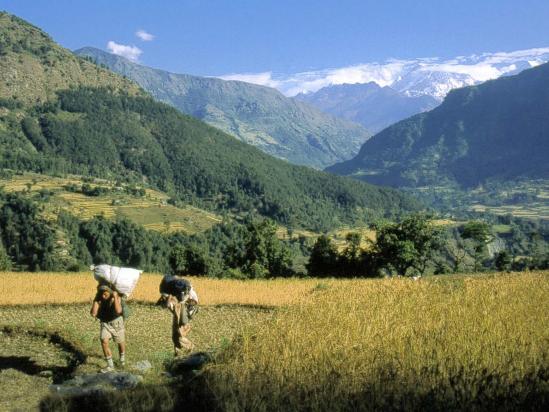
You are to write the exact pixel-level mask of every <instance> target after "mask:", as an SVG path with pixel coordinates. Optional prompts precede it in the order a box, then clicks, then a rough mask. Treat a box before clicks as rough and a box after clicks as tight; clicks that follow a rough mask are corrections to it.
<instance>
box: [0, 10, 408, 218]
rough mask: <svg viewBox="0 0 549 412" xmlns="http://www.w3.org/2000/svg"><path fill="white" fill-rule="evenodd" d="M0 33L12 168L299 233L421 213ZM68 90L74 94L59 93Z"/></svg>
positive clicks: (22, 33) (4, 139) (35, 36)
mask: <svg viewBox="0 0 549 412" xmlns="http://www.w3.org/2000/svg"><path fill="white" fill-rule="evenodd" d="M0 34H1V36H0V39H1V42H2V45H3V46H2V50H0V52H1V53H3V54H4V55H3V57H2V61H7V62H10V64H11V66H10V70H6V71H0V79H1V81H0V83H1V84H2V85H3V86H2V87H4V89H3V91H2V94H1V96H0V97H3V98H5V99H4V100H6V99H8V100H9V101H8V100H6V101H4V102H2V104H1V105H0V147H1V148H2V150H1V152H0V155H1V156H0V160H1V161H2V163H3V164H4V166H5V167H17V168H18V169H20V170H35V171H48V172H49V173H54V172H55V173H60V174H64V173H66V172H72V173H78V174H93V175H101V176H110V177H111V178H112V179H116V178H128V177H130V178H132V179H135V180H138V181H139V180H142V179H147V180H148V181H149V182H151V184H153V185H155V186H156V187H162V188H163V189H165V190H166V191H169V192H170V194H172V195H173V194H174V193H176V194H177V195H179V196H181V197H183V198H185V199H193V201H195V203H196V204H198V203H200V204H201V205H202V204H203V203H207V205H206V206H207V207H209V208H211V209H217V210H219V209H221V208H227V207H229V208H234V209H237V210H236V212H237V213H239V212H242V211H246V212H249V211H255V210H257V211H258V213H260V214H264V215H267V216H270V217H273V218H274V219H275V220H278V221H279V222H282V223H285V224H288V225H292V226H294V227H308V228H313V227H314V228H316V229H320V228H322V229H325V228H327V227H328V228H331V227H334V226H337V225H339V224H341V223H351V222H354V221H361V220H362V221H363V220H365V219H368V218H370V217H371V215H372V214H380V213H381V214H384V213H394V212H398V211H399V210H402V209H415V208H417V204H416V203H415V202H413V201H411V200H410V199H409V198H407V197H406V196H403V195H401V194H399V193H397V192H394V191H390V190H386V189H382V188H377V187H372V186H367V185H364V184H359V183H356V182H354V181H351V179H341V178H338V177H334V176H332V175H329V174H326V173H321V172H316V171H313V170H311V169H307V168H304V167H297V166H292V165H289V164H288V163H286V162H283V161H280V160H277V159H273V158H271V157H270V156H267V155H265V154H264V153H261V152H260V151H259V150H257V149H255V148H252V147H250V146H249V145H245V144H243V143H241V142H239V141H237V140H236V139H234V138H232V137H231V136H228V135H226V134H224V133H223V132H221V131H219V130H217V129H214V128H212V127H210V126H207V125H205V124H204V123H202V122H200V121H198V120H196V119H193V118H190V117H189V116H185V115H182V114H180V113H177V112H176V111H175V110H174V109H172V108H169V107H167V106H166V105H163V104H160V103H155V102H153V101H152V99H148V98H146V97H143V96H142V95H141V94H140V93H141V92H140V91H139V89H138V87H137V86H136V85H135V84H133V83H131V82H129V81H128V80H125V79H123V78H121V77H119V76H117V75H115V74H114V73H111V72H108V71H107V70H104V69H102V68H99V67H98V66H95V65H94V64H92V63H90V62H86V61H84V60H83V59H78V58H77V57H75V56H74V55H73V54H72V53H70V52H69V51H68V50H65V49H63V48H61V47H60V46H57V45H55V44H54V43H53V42H52V41H51V39H49V37H48V36H47V35H45V34H44V33H43V32H41V31H40V30H39V29H37V28H35V27H33V26H31V25H29V24H28V23H26V22H24V21H22V20H20V19H18V18H16V17H14V16H10V15H8V14H5V13H4V14H2V15H1V16H0ZM50 55H51V56H50ZM50 58H51V59H53V61H54V63H52V62H51V61H50V60H51V59H50ZM27 60H28V62H27ZM31 63H32V64H31ZM29 64H31V65H33V66H34V65H35V66H37V67H36V69H33V70H32V73H30V74H29V75H33V76H36V77H29V78H28V79H26V80H25V81H23V83H24V84H28V85H30V84H34V83H36V84H39V85H40V86H37V87H36V90H37V94H36V95H34V94H33V90H34V88H33V87H31V86H28V87H26V86H25V87H23V86H24V84H23V83H21V84H20V83H19V80H17V81H16V82H15V83H13V82H12V77H13V76H12V75H10V73H12V72H13V73H19V72H21V73H24V72H26V68H25V67H26V66H28V65H29ZM90 70H91V72H90ZM34 73H36V74H34ZM40 73H42V74H43V73H47V75H43V76H42V75H41V74H40ZM10 76H11V77H10ZM22 77H25V76H22ZM57 78H60V79H63V80H64V82H61V83H60V82H57V81H56V80H55V79H57ZM83 79H84V80H83ZM74 86H98V87H99V86H100V87H101V89H85V90H84V91H83V90H81V89H76V88H75V87H74ZM65 87H66V88H69V90H60V88H61V89H62V88H65ZM41 88H44V91H42V89H41ZM106 88H107V89H111V90H114V91H108V90H106ZM122 91H123V92H124V93H121V92H122ZM55 92H57V95H56V96H62V98H60V99H61V100H62V102H60V103H59V106H55V105H52V104H49V103H48V104H44V103H41V102H43V101H44V99H46V98H48V99H50V98H51V99H53V100H55V99H56V98H57V97H55V96H54V93H55ZM126 92H127V93H128V94H129V96H127V95H126V94H125V93H126ZM135 95H140V96H139V98H135V97H134V96H135ZM12 97H15V98H16V99H15V100H13V99H11V98H12ZM18 101H19V102H23V103H24V104H23V106H20V105H19V106H18V105H17V102H18ZM6 102H7V103H6ZM36 103H40V104H37V105H35V104H36ZM22 120H23V121H22ZM201 202H202V203H201ZM235 205H236V206H235Z"/></svg>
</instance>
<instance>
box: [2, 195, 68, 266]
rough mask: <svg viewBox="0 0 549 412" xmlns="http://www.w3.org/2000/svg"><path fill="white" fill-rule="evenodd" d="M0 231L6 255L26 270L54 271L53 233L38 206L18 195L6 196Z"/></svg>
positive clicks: (56, 264) (55, 262) (57, 264)
mask: <svg viewBox="0 0 549 412" xmlns="http://www.w3.org/2000/svg"><path fill="white" fill-rule="evenodd" d="M0 229H1V235H2V240H3V243H4V244H5V245H6V246H7V250H6V252H7V254H8V255H9V256H10V258H11V259H12V261H13V262H14V263H15V264H17V265H20V266H23V267H25V268H27V269H28V270H32V271H34V270H57V269H59V263H58V262H57V261H56V259H55V253H54V249H55V233H54V231H53V230H52V229H51V228H50V227H49V226H48V224H47V223H46V222H45V221H44V219H43V218H42V217H40V215H39V210H38V206H37V205H36V204H35V203H33V202H32V201H31V200H28V199H25V198H24V197H22V196H21V195H19V194H16V193H12V194H8V195H6V202H5V203H4V205H3V206H2V208H1V209H0Z"/></svg>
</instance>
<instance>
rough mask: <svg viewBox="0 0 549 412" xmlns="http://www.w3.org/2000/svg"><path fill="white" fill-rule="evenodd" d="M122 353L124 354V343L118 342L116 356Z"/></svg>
mask: <svg viewBox="0 0 549 412" xmlns="http://www.w3.org/2000/svg"><path fill="white" fill-rule="evenodd" d="M124 353H126V342H119V343H118V354H119V355H120V356H122V355H123V354H124Z"/></svg>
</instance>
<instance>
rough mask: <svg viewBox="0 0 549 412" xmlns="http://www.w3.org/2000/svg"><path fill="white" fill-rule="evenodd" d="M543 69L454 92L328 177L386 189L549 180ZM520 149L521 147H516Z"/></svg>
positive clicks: (547, 76)
mask: <svg viewBox="0 0 549 412" xmlns="http://www.w3.org/2000/svg"><path fill="white" fill-rule="evenodd" d="M548 84H549V63H546V64H543V65H540V66H537V67H535V68H532V69H528V70H525V71H523V72H521V73H519V74H517V75H514V76H504V77H500V78H498V79H495V80H490V81H487V82H485V83H482V84H480V85H477V86H469V87H464V88H460V89H455V90H452V91H451V92H450V93H449V94H448V96H446V98H445V100H444V102H443V103H442V104H441V105H440V106H438V107H436V108H435V109H433V110H431V111H430V112H425V113H421V114H418V115H415V116H413V117H410V118H408V119H406V120H403V121H401V122H399V123H397V124H395V125H393V126H390V127H388V128H387V129H385V130H383V131H382V132H380V133H378V134H377V135H375V136H374V137H373V138H372V139H370V140H369V141H368V142H366V143H365V144H364V145H363V146H362V148H361V150H360V152H359V154H358V155H357V156H356V157H355V158H353V159H351V160H349V161H347V162H343V163H339V164H337V165H334V166H332V167H329V168H328V169H327V170H329V171H331V172H333V173H338V174H342V175H352V176H354V177H356V178H359V179H361V180H365V181H369V182H371V183H377V184H387V185H391V186H397V187H401V186H412V187H413V186H422V185H438V184H455V183H457V184H458V185H460V186H462V187H472V186H475V185H477V184H480V183H482V182H483V181H485V180H487V179H495V180H502V181H508V180H512V179H517V178H521V177H526V178H549V163H548V162H547V156H548V154H549V132H548V130H549V111H548V110H549V109H548V108H549V87H548V86H547V85H548ZM519 142H520V143H519Z"/></svg>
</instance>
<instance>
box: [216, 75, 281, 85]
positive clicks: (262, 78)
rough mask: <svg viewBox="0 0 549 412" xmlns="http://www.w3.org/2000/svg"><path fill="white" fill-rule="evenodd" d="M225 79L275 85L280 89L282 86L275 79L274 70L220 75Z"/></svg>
mask: <svg viewBox="0 0 549 412" xmlns="http://www.w3.org/2000/svg"><path fill="white" fill-rule="evenodd" d="M219 78H220V79H223V80H238V81H241V82H246V83H253V84H258V85H260V86H268V87H274V88H275V89H278V88H279V87H280V86H281V83H280V82H279V81H277V80H274V79H273V73H272V72H263V73H240V74H238V73H235V74H226V75H223V76H219Z"/></svg>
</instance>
